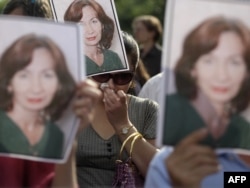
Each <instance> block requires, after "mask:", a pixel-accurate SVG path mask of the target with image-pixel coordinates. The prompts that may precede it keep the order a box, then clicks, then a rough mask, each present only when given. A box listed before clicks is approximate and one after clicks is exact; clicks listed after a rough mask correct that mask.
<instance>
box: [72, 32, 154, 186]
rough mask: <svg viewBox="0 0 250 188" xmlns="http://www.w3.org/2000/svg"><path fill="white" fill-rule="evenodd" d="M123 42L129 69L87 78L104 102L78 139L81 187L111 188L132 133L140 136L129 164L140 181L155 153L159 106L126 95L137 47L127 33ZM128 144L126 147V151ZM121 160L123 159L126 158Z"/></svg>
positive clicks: (135, 65)
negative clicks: (99, 92) (95, 86)
mask: <svg viewBox="0 0 250 188" xmlns="http://www.w3.org/2000/svg"><path fill="white" fill-rule="evenodd" d="M123 41H124V45H125V50H126V54H127V58H128V61H129V63H130V66H129V68H130V69H129V70H128V71H123V72H117V73H112V74H111V73H110V74H101V75H95V76H92V77H90V78H91V79H93V80H94V81H95V82H96V83H98V85H99V86H100V87H101V88H102V90H103V99H102V100H100V101H99V102H98V104H97V107H96V108H95V114H94V120H93V121H92V122H91V125H90V126H89V127H88V128H86V129H85V130H83V131H82V132H80V134H79V136H78V149H77V175H78V182H79V185H80V187H111V186H112V182H113V181H114V176H115V166H116V160H117V159H118V156H119V151H120V148H121V145H122V143H123V142H124V140H126V139H127V138H128V137H130V136H133V135H134V134H137V133H140V134H141V135H143V138H141V139H138V140H136V142H135V144H134V148H133V151H132V161H133V163H134V164H135V166H136V169H138V173H139V174H141V179H142V180H144V178H143V177H144V176H145V175H146V173H147V169H148V165H149V162H150V161H151V159H152V157H153V156H154V154H155V153H156V151H157V149H156V147H155V146H154V145H155V136H156V120H157V110H158V106H157V104H156V103H155V102H153V101H150V100H148V99H141V98H138V97H135V96H132V95H129V94H127V92H128V89H129V88H130V86H131V84H132V82H133V77H134V74H135V71H136V67H137V66H138V60H139V48H138V46H137V43H136V41H135V40H134V39H133V37H132V36H131V35H129V34H127V33H123ZM103 85H104V86H105V87H104V88H103ZM129 143H131V142H130V141H129ZM129 143H128V144H126V146H125V149H126V151H127V152H129V150H130V144H129ZM145 153H147V155H145ZM123 157H124V158H123V159H122V160H125V159H127V157H128V156H127V155H126V156H123ZM125 157H126V158H125Z"/></svg>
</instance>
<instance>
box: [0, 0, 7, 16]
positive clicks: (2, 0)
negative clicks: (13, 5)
mask: <svg viewBox="0 0 250 188" xmlns="http://www.w3.org/2000/svg"><path fill="white" fill-rule="evenodd" d="M7 2H8V0H0V13H1V12H2V9H3V8H4V6H5V4H6V3H7Z"/></svg>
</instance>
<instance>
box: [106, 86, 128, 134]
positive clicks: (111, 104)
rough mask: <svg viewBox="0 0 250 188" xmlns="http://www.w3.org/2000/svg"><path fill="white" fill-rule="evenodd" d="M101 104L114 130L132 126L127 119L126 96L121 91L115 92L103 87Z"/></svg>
mask: <svg viewBox="0 0 250 188" xmlns="http://www.w3.org/2000/svg"><path fill="white" fill-rule="evenodd" d="M103 102H104V106H105V111H106V114H107V117H108V120H109V122H110V123H111V125H112V126H113V127H114V129H115V130H120V129H121V128H122V127H124V126H126V125H132V124H131V122H130V121H129V118H128V104H127V95H126V94H125V93H124V92H123V91H122V90H119V91H117V92H115V91H114V90H113V89H111V88H109V87H105V88H104V89H103Z"/></svg>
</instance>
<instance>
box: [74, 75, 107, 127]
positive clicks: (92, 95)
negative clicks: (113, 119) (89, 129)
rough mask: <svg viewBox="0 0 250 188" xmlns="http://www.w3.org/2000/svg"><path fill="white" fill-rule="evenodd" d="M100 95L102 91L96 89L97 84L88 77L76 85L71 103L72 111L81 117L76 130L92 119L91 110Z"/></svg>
mask: <svg viewBox="0 0 250 188" xmlns="http://www.w3.org/2000/svg"><path fill="white" fill-rule="evenodd" d="M101 96H102V92H101V91H100V90H99V89H98V85H97V84H96V83H95V82H94V81H92V80H90V79H86V80H84V81H82V82H81V83H80V84H79V85H78V88H77V92H76V98H75V101H74V103H73V109H74V112H75V114H76V115H77V116H78V117H79V118H80V119H81V123H80V127H79V130H78V131H80V130H82V129H83V128H85V127H86V126H87V125H88V124H89V123H90V122H91V121H92V120H93V116H94V112H93V111H94V108H95V105H96V103H97V101H98V100H100V98H101Z"/></svg>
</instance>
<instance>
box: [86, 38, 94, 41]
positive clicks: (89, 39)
mask: <svg viewBox="0 0 250 188" xmlns="http://www.w3.org/2000/svg"><path fill="white" fill-rule="evenodd" d="M86 39H87V40H88V41H93V40H95V39H96V37H88V38H86Z"/></svg>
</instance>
